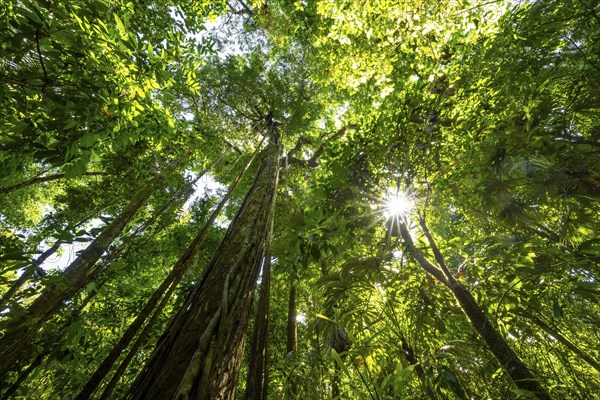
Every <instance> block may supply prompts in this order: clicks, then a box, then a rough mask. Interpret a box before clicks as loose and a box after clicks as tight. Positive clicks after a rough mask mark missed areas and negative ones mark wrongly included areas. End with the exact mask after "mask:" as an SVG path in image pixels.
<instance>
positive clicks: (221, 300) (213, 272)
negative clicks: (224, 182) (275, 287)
mask: <svg viewBox="0 0 600 400" xmlns="http://www.w3.org/2000/svg"><path fill="white" fill-rule="evenodd" d="M266 128H267V133H268V136H269V145H268V147H267V149H266V150H265V154H264V158H263V162H262V164H261V166H260V169H259V171H258V173H257V176H256V178H255V180H254V183H253V185H252V187H251V189H250V191H249V192H248V194H247V195H246V198H245V199H244V203H243V204H242V206H241V208H240V210H239V211H238V213H237V215H236V217H235V219H234V220H233V222H232V223H231V225H230V227H229V229H228V230H227V233H226V235H225V238H224V239H223V241H222V243H221V245H220V246H219V249H218V250H217V252H216V253H215V255H214V256H213V259H212V260H211V262H210V263H209V265H208V267H207V268H206V270H205V271H204V273H203V275H202V277H201V279H200V280H199V281H198V283H197V284H196V286H195V287H194V289H193V291H192V293H191V294H190V296H189V297H188V299H187V301H186V302H185V303H184V305H183V307H182V308H181V309H180V311H179V313H178V315H177V316H176V318H175V319H174V320H173V323H172V324H171V326H170V327H169V329H168V330H167V332H165V334H164V335H163V337H162V338H161V340H160V341H159V343H158V345H157V347H156V349H155V351H154V353H153V354H152V356H151V358H150V360H149V362H148V363H147V364H146V366H145V368H144V370H143V371H142V372H141V374H140V376H139V377H138V379H137V380H136V381H135V382H134V384H133V385H132V387H131V389H130V391H129V393H128V397H129V398H133V399H188V398H189V399H194V400H196V399H206V400H208V399H210V400H212V399H224V400H231V399H233V398H234V395H235V384H236V381H237V378H238V375H239V368H240V363H241V360H242V356H243V350H244V341H245V331H246V328H247V326H248V319H249V314H250V308H251V305H252V296H253V291H254V288H255V287H256V280H257V278H258V274H259V270H260V265H261V263H262V260H263V258H264V255H265V245H266V243H267V240H268V238H269V237H270V235H271V231H270V226H271V225H270V220H271V217H272V214H273V207H274V201H275V194H276V190H277V180H278V171H279V155H280V153H281V139H280V136H279V133H278V131H277V128H276V125H275V122H274V121H272V119H271V118H270V117H267V120H266Z"/></svg>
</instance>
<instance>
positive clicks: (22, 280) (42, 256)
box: [0, 240, 63, 310]
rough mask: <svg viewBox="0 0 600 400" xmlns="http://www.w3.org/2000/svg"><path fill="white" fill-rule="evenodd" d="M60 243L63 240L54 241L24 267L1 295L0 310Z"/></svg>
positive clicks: (54, 251)
mask: <svg viewBox="0 0 600 400" xmlns="http://www.w3.org/2000/svg"><path fill="white" fill-rule="evenodd" d="M62 243H63V242H62V241H60V240H57V241H56V242H54V244H53V245H52V247H50V248H49V249H47V250H46V251H44V252H43V253H42V254H40V256H39V257H38V258H36V259H35V260H33V261H32V262H31V265H29V266H28V267H27V268H25V271H23V273H22V274H21V276H20V277H19V278H18V279H17V280H15V281H14V282H13V284H12V285H11V286H10V288H9V289H8V290H7V291H6V293H4V294H3V295H2V299H0V310H2V309H4V307H5V306H6V304H7V303H8V302H9V301H10V300H11V299H12V298H13V296H14V295H15V294H16V293H17V292H18V291H19V289H21V286H23V285H24V284H25V282H27V280H28V279H29V278H31V277H32V275H33V273H34V272H36V271H37V272H38V273H39V272H40V270H39V269H40V265H42V264H43V263H44V261H46V260H47V259H48V257H50V256H51V255H52V254H54V253H56V251H57V250H58V249H59V248H60V245H61V244H62Z"/></svg>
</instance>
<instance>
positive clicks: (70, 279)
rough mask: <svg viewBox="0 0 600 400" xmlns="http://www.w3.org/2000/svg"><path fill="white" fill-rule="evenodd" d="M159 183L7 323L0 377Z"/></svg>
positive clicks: (81, 282) (0, 344)
mask: <svg viewBox="0 0 600 400" xmlns="http://www.w3.org/2000/svg"><path fill="white" fill-rule="evenodd" d="M158 180H159V178H156V179H155V181H153V182H152V183H150V184H148V185H146V186H145V187H144V188H143V189H141V190H140V191H139V192H138V193H137V194H136V196H135V197H134V198H133V200H131V201H130V203H129V204H128V205H127V206H126V207H125V209H123V211H121V213H120V214H119V215H118V216H117V217H116V218H115V219H114V220H113V221H112V222H111V223H110V224H108V225H107V226H106V227H105V228H104V230H103V231H102V233H101V234H100V235H99V236H98V237H97V238H96V239H95V240H93V241H92V242H91V243H90V244H89V245H88V246H87V247H86V249H85V250H83V251H82V252H81V254H80V255H79V256H78V257H77V258H76V259H75V260H74V261H73V262H72V263H71V264H70V265H69V266H68V267H67V268H66V269H65V270H64V271H63V272H62V275H61V280H60V282H57V283H54V284H52V285H49V286H47V287H46V288H44V290H43V291H42V292H41V293H40V295H39V296H38V297H37V298H36V299H35V300H34V301H33V302H32V303H31V304H30V305H29V306H28V307H27V310H26V311H25V313H23V314H22V315H19V316H16V317H15V318H12V319H9V320H8V321H7V324H6V329H7V330H6V334H5V335H4V336H3V337H2V338H1V339H0V359H1V360H2V364H1V365H0V377H1V376H3V375H4V374H6V373H7V372H8V371H10V370H11V368H12V367H13V366H14V364H15V363H16V362H17V361H18V360H19V358H20V357H21V356H22V355H23V353H24V352H25V351H26V350H27V349H28V348H30V347H31V345H32V343H33V340H34V338H35V335H36V333H37V332H38V331H39V329H40V328H41V327H42V325H43V324H44V323H45V322H46V321H48V320H49V319H50V318H51V317H52V316H53V315H54V314H55V313H56V312H58V311H59V310H60V309H61V308H62V307H63V306H64V304H65V301H66V300H68V299H70V298H71V297H72V296H73V295H75V294H76V293H78V292H79V291H80V290H81V289H82V288H84V287H85V286H86V285H87V284H88V283H89V282H90V279H91V275H92V274H90V271H91V270H92V267H93V266H94V264H95V263H96V261H98V259H99V258H100V257H101V256H102V254H103V253H104V252H105V251H106V250H107V249H108V247H109V246H110V245H111V243H112V242H113V241H114V240H115V239H116V238H117V237H118V236H119V235H120V234H121V232H122V231H123V229H124V228H125V226H127V223H128V222H129V221H130V220H131V218H133V216H134V215H135V213H136V212H137V211H138V210H139V208H140V207H141V205H142V204H143V203H144V201H145V200H146V199H147V198H148V197H149V196H150V194H151V193H152V191H153V190H154V188H155V186H156V183H157V181H158Z"/></svg>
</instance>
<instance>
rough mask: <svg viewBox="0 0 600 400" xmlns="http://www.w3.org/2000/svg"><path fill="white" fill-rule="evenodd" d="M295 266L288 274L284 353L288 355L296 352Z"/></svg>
mask: <svg viewBox="0 0 600 400" xmlns="http://www.w3.org/2000/svg"><path fill="white" fill-rule="evenodd" d="M296 292H297V282H296V266H294V267H293V270H292V272H291V274H290V295H289V298H288V314H287V335H286V336H287V337H286V351H287V352H288V353H292V352H293V353H295V352H296V351H298V329H297V326H296V324H297V323H298V322H297V321H296V317H297V316H298V315H297V314H298V311H297V309H296Z"/></svg>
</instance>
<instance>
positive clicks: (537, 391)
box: [400, 219, 551, 400]
mask: <svg viewBox="0 0 600 400" xmlns="http://www.w3.org/2000/svg"><path fill="white" fill-rule="evenodd" d="M421 227H422V228H423V232H424V233H425V237H427V240H428V241H429V245H430V246H431V249H432V251H433V254H434V257H435V259H436V261H437V263H438V266H439V267H438V266H435V265H433V264H432V263H431V262H430V261H429V260H428V259H427V258H426V257H425V255H424V254H423V252H422V251H421V250H420V249H418V248H417V247H416V246H415V245H414V243H413V241H412V237H411V236H410V233H409V231H408V229H407V228H406V225H405V224H404V223H400V234H401V235H402V239H403V240H404V243H405V245H406V248H407V250H408V252H409V253H410V254H411V255H412V256H413V257H414V258H415V259H416V260H417V262H418V263H419V264H420V265H421V267H422V268H423V269H424V270H426V271H427V272H429V273H431V274H432V275H433V276H434V277H436V278H438V276H442V277H443V279H439V278H438V280H440V281H441V282H442V283H444V284H445V285H446V286H447V287H448V288H449V289H450V290H451V291H452V293H453V294H454V297H455V298H456V300H457V301H458V304H459V305H460V306H461V308H462V310H463V312H464V313H465V314H466V315H467V317H468V318H469V321H471V325H472V326H473V328H474V329H475V330H476V331H477V332H478V333H479V334H480V335H481V337H482V338H483V340H484V341H485V343H486V344H487V345H488V347H489V349H490V351H491V352H492V354H493V355H494V356H495V357H496V359H497V360H498V362H499V363H500V365H501V366H502V367H503V368H504V369H505V370H506V372H507V373H508V375H509V376H510V378H511V379H512V381H513V382H514V384H515V385H516V386H517V387H518V388H519V389H522V390H527V391H529V392H531V393H532V394H534V395H535V396H537V397H538V398H540V399H543V400H550V398H551V397H550V395H549V394H548V392H546V390H545V389H544V388H543V387H542V385H541V384H540V382H539V381H538V380H537V378H536V377H535V376H534V375H533V374H532V373H531V371H530V370H529V369H528V368H527V366H526V365H525V364H524V363H523V361H521V359H520V358H519V357H518V356H517V354H516V353H515V352H514V350H513V349H512V348H511V347H510V345H509V344H508V342H507V341H506V340H505V339H504V338H503V337H502V335H500V333H499V332H498V330H497V329H496V328H495V327H494V324H493V322H492V321H491V320H489V319H488V318H487V316H486V315H485V313H484V312H483V310H482V309H481V307H480V306H479V304H477V301H476V300H475V298H474V297H473V295H472V294H471V292H470V291H469V290H468V289H467V288H466V287H465V286H464V285H462V284H461V283H460V282H458V281H457V280H456V279H455V278H454V276H453V275H452V273H451V272H450V270H449V269H448V268H447V266H446V263H445V261H444V257H443V256H442V253H441V252H440V250H439V249H438V247H437V245H436V243H435V241H434V240H433V237H432V236H431V234H430V233H429V229H427V226H426V225H425V221H424V220H423V219H421Z"/></svg>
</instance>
